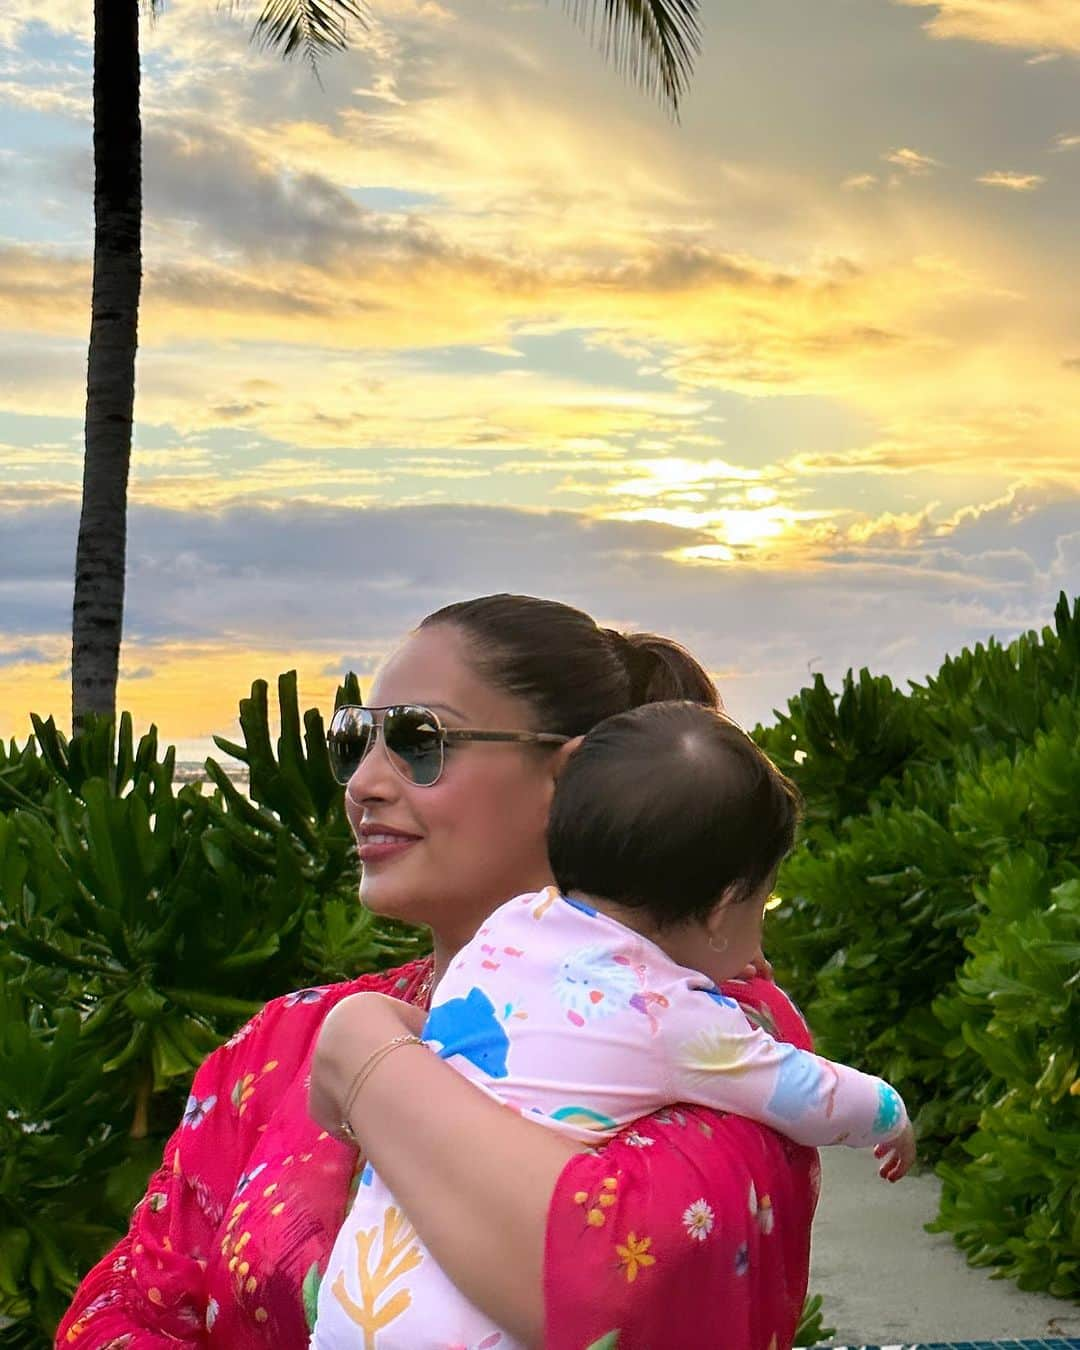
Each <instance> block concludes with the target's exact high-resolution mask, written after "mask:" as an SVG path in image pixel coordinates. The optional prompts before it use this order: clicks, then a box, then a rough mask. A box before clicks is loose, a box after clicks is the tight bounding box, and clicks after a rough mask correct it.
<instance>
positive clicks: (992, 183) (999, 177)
mask: <svg viewBox="0 0 1080 1350" xmlns="http://www.w3.org/2000/svg"><path fill="white" fill-rule="evenodd" d="M975 181H976V182H977V183H985V184H986V185H987V187H999V188H1007V189H1008V190H1009V191H1010V192H1033V191H1034V190H1035V189H1036V188H1037V187H1041V186H1042V184H1043V183H1045V182H1046V179H1045V178H1044V177H1043V176H1042V175H1041V174H1038V173H1009V172H1007V171H1004V170H1000V169H996V170H995V171H994V172H993V173H984V174H981V175H980V176H979V177H978V178H976V180H975Z"/></svg>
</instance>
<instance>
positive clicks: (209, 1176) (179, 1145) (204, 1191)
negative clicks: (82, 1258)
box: [56, 1008, 268, 1350]
mask: <svg viewBox="0 0 1080 1350" xmlns="http://www.w3.org/2000/svg"><path fill="white" fill-rule="evenodd" d="M267 1012H268V1008H264V1009H263V1010H262V1011H261V1012H260V1013H258V1014H257V1015H256V1017H255V1018H254V1019H253V1020H252V1021H251V1022H249V1023H248V1024H247V1025H246V1026H245V1027H243V1028H242V1029H241V1031H240V1032H238V1033H237V1035H236V1036H234V1037H233V1038H232V1040H231V1041H230V1042H229V1043H228V1044H226V1045H223V1046H221V1047H220V1048H219V1049H217V1050H215V1051H214V1052H213V1053H212V1054H211V1055H210V1056H209V1057H208V1058H207V1059H206V1060H205V1061H204V1063H203V1064H202V1065H201V1066H200V1067H199V1069H198V1070H197V1071H196V1073H195V1078H194V1081H193V1083H192V1085H191V1093H190V1095H189V1097H188V1100H187V1106H186V1108H185V1111H184V1115H183V1118H182V1120H181V1122H180V1125H179V1126H178V1127H177V1129H176V1131H175V1132H174V1133H173V1135H172V1137H171V1138H170V1139H169V1141H168V1143H167V1144H166V1145H165V1153H164V1157H163V1159H162V1164H161V1166H160V1167H159V1168H158V1170H157V1171H156V1172H155V1173H154V1174H153V1176H151V1178H150V1181H149V1184H148V1185H147V1188H146V1193H145V1195H144V1196H143V1198H142V1199H141V1200H140V1201H139V1203H138V1204H137V1205H136V1206H135V1209H134V1211H133V1213H132V1216H131V1226H130V1228H129V1229H128V1232H127V1235H126V1236H125V1237H124V1238H122V1239H121V1241H120V1242H119V1243H118V1244H117V1245H116V1247H114V1248H113V1250H112V1251H111V1252H109V1253H108V1254H107V1255H106V1256H104V1257H103V1258H102V1259H101V1260H100V1261H99V1262H98V1264H97V1265H96V1266H95V1267H94V1268H93V1269H92V1270H91V1271H90V1273H89V1274H88V1275H87V1276H86V1278H85V1279H84V1280H83V1282H82V1284H81V1285H80V1286H79V1288H78V1290H77V1291H76V1294H75V1298H74V1300H73V1302H72V1304H71V1307H70V1308H69V1309H68V1311H67V1313H66V1314H65V1315H64V1318H63V1320H62V1321H61V1323H60V1326H59V1328H58V1329H57V1333H56V1345H57V1347H58V1350H59V1347H64V1350H69V1347H77V1350H106V1347H109V1346H110V1345H111V1344H113V1343H114V1342H115V1343H116V1344H118V1345H122V1346H123V1347H124V1350H165V1347H166V1346H167V1347H170V1350H177V1347H179V1348H180V1350H183V1348H184V1347H196V1346H203V1345H204V1344H205V1341H206V1303H207V1299H206V1291H205V1278H204V1272H205V1267H206V1263H207V1259H208V1257H209V1254H210V1243H211V1240H212V1237H213V1234H214V1232H215V1231H216V1229H217V1227H218V1224H219V1223H220V1221H221V1216H222V1214H223V1212H224V1209H225V1205H226V1203H227V1201H228V1200H229V1198H230V1196H231V1195H232V1193H233V1190H234V1189H235V1186H236V1182H237V1179H238V1177H239V1175H240V1171H241V1162H240V1157H241V1151H242V1148H243V1135H242V1134H241V1132H240V1131H239V1130H238V1129H237V1123H236V1117H235V1114H234V1113H233V1111H232V1110H230V1109H229V1106H230V1102H229V1094H230V1091H231V1089H232V1087H233V1084H234V1083H235V1082H236V1081H237V1080H239V1079H242V1078H243V1065H244V1064H245V1063H246V1061H247V1055H246V1053H245V1052H246V1050H247V1049H248V1046H249V1045H250V1044H252V1043H253V1042H254V1041H256V1040H258V1039H260V1037H259V1030H260V1023H261V1022H262V1021H263V1020H264V1019H265V1017H266V1014H267Z"/></svg>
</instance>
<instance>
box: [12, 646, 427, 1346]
mask: <svg viewBox="0 0 1080 1350" xmlns="http://www.w3.org/2000/svg"><path fill="white" fill-rule="evenodd" d="M356 694H357V691H356V685H355V680H354V679H350V681H347V683H346V686H345V688H344V689H343V690H341V691H339V698H341V697H346V696H347V697H350V698H355V697H356ZM278 704H279V719H280V725H281V732H280V735H279V737H278V738H277V741H276V744H274V743H273V742H272V740H271V735H270V729H269V708H268V700H267V686H266V684H265V682H263V681H257V682H256V683H255V685H253V687H252V692H251V696H250V698H248V699H245V700H243V702H242V704H241V727H242V731H243V737H244V742H243V744H242V745H236V746H233V745H230V744H228V743H227V742H225V743H222V742H219V745H221V747H222V748H223V749H224V750H225V751H226V753H228V754H231V755H232V756H233V757H235V758H237V759H239V760H241V761H242V762H244V763H245V764H246V765H248V768H249V771H250V787H249V794H248V795H245V794H244V793H242V792H241V791H239V789H238V788H237V787H236V786H235V785H234V784H233V783H232V781H231V780H230V779H229V777H228V775H227V774H226V773H225V771H224V769H223V768H222V766H221V765H220V764H218V763H217V762H215V761H208V763H207V770H208V773H209V775H210V776H211V779H212V781H213V784H214V790H213V791H211V792H209V793H206V794H204V793H203V792H202V791H201V790H200V787H199V786H198V785H196V784H189V785H187V786H184V787H180V788H179V789H178V788H177V786H176V784H175V782H174V768H175V763H174V761H175V755H174V752H173V751H172V750H171V749H170V750H166V751H165V752H164V753H163V754H162V753H160V752H159V747H158V742H157V736H156V733H155V732H154V731H153V730H151V731H150V732H149V733H148V734H147V735H146V736H144V737H142V738H141V740H140V741H139V742H138V744H135V742H134V738H133V734H132V725H131V719H130V717H128V716H127V715H124V716H123V717H122V718H121V719H120V723H119V725H118V727H117V728H115V730H114V728H113V727H112V726H111V725H110V724H109V723H107V722H100V721H99V722H94V723H92V724H91V725H90V726H88V728H87V730H86V732H85V733H83V734H82V735H80V736H78V737H76V738H75V739H73V740H70V741H69V740H67V739H66V738H65V737H64V736H63V734H62V733H61V732H59V731H58V730H57V728H56V726H55V724H54V723H53V722H52V720H51V719H50V720H48V721H42V720H41V719H39V718H35V719H33V726H34V733H35V734H34V738H33V740H32V741H31V742H29V743H28V744H27V745H26V746H25V747H23V748H21V749H20V748H19V747H18V746H16V745H15V744H14V743H12V744H11V746H10V747H9V748H8V749H6V750H4V751H3V756H2V758H0V935H2V948H0V1012H2V1014H3V1018H4V1020H3V1033H2V1034H0V1156H2V1157H3V1159H4V1167H3V1168H2V1169H0V1318H5V1317H6V1318H12V1319H14V1325H13V1326H8V1327H7V1328H6V1329H5V1330H4V1332H3V1336H4V1342H5V1344H8V1343H12V1344H15V1343H18V1344H20V1345H25V1346H26V1347H28V1348H29V1347H38V1346H44V1345H45V1344H46V1337H47V1335H48V1333H49V1332H50V1331H51V1329H52V1328H53V1326H54V1325H55V1322H56V1320H57V1318H58V1316H59V1314H60V1312H62V1311H63V1309H64V1307H65V1306H66V1303H67V1301H68V1300H69V1298H70V1294H71V1292H72V1291H73V1289H74V1287H75V1285H76V1283H77V1280H78V1278H79V1277H81V1275H82V1274H84V1273H85V1271H86V1269H87V1268H88V1267H89V1265H90V1264H92V1262H93V1261H94V1260H96V1258H97V1257H98V1256H99V1255H101V1253H102V1252H103V1251H104V1250H106V1249H107V1248H108V1246H109V1245H110V1244H111V1243H112V1242H114V1241H115V1240H116V1238H117V1237H118V1236H119V1235H120V1234H121V1233H122V1232H123V1230H124V1228H126V1226H127V1215H128V1213H129V1212H130V1209H131V1206H132V1205H133V1203H134V1202H135V1200H136V1199H137V1198H138V1196H139V1195H140V1194H141V1193H142V1191H143V1189H144V1186H145V1182H146V1179H147V1177H148V1176H149V1174H150V1172H151V1170H152V1169H153V1166H154V1165H155V1163H156V1161H157V1160H158V1159H159V1158H160V1154H161V1147H162V1144H163V1142H164V1139H165V1137H166V1136H167V1135H168V1133H169V1132H170V1131H171V1130H172V1129H173V1128H174V1127H175V1124H176V1121H177V1119H178V1118H179V1109H180V1106H181V1104H182V1101H183V1097H184V1094H185V1092H186V1089H187V1085H188V1082H189V1079H190V1076H191V1073H192V1071H193V1070H194V1068H195V1067H196V1066H197V1065H198V1064H200V1063H201V1062H202V1060H203V1059H205V1057H206V1055H207V1054H208V1053H209V1052H210V1051H211V1050H212V1049H214V1048H215V1047H216V1046H217V1045H219V1044H220V1043H221V1042H222V1041H223V1040H224V1039H225V1038H226V1037H228V1036H229V1035H231V1034H232V1032H233V1031H234V1030H235V1029H236V1027H237V1026H238V1025H239V1023H240V1022H241V1021H242V1020H244V1019H245V1018H246V1017H247V1016H249V1015H250V1014H251V1013H253V1012H254V1011H255V1010H256V1009H257V1008H259V1007H260V1006H261V1005H262V1004H263V1003H264V1002H265V1001H266V1000H267V999H269V998H272V997H274V996H275V995H277V994H280V993H283V992H286V991H288V990H289V989H295V988H301V987H304V986H306V985H309V984H311V983H313V982H315V981H325V980H327V979H335V978H342V979H344V978H351V977H353V976H355V975H357V974H360V973H363V972H364V971H367V970H372V969H376V968H378V967H380V966H386V965H392V964H394V963H396V962H398V961H402V960H407V959H409V958H410V957H413V956H416V955H420V954H421V953H422V952H423V951H424V950H425V938H424V936H423V935H421V934H420V933H418V932H417V931H416V930H412V929H406V928H404V927H403V926H400V925H393V924H386V923H383V922H382V921H376V920H374V919H373V917H372V916H371V915H370V914H368V913H366V912H365V911H363V910H362V909H361V908H360V906H359V904H358V903H357V900H356V863H355V855H354V852H353V846H352V837H351V834H350V833H349V829H348V822H347V821H346V819H345V815H344V810H343V805H342V794H341V789H340V787H339V786H338V785H337V784H336V783H335V782H334V781H333V778H332V776H331V774H330V770H329V764H328V763H327V758H326V746H325V739H324V733H323V724H322V719H321V717H320V715H319V714H318V712H316V711H314V710H312V711H309V712H307V713H306V714H305V715H304V718H303V719H301V718H300V715H299V708H298V704H297V695H296V678H295V674H294V673H290V674H287V675H283V676H282V677H281V678H280V680H279V682H278ZM301 725H302V726H303V728H304V730H303V733H301V730H300V728H301ZM0 749H2V747H0Z"/></svg>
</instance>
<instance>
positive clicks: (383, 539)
mask: <svg viewBox="0 0 1080 1350" xmlns="http://www.w3.org/2000/svg"><path fill="white" fill-rule="evenodd" d="M74 524H75V513H74V512H73V511H67V512H66V513H65V511H64V509H63V508H57V507H54V508H41V509H37V510H25V511H23V512H21V513H17V514H12V513H7V514H6V515H5V516H4V517H3V519H2V520H0V541H2V547H3V549H4V556H3V557H2V558H0V575H3V576H4V577H5V581H4V583H0V604H2V605H3V606H4V609H5V614H6V615H7V614H8V613H9V612H10V610H9V605H8V601H9V599H10V598H11V597H12V596H13V595H16V594H17V595H18V596H20V597H22V600H23V609H22V611H21V613H17V614H16V623H15V626H14V629H13V631H15V632H18V631H20V629H21V631H23V632H25V633H27V634H34V635H41V634H52V635H53V639H52V640H53V641H54V642H57V643H58V642H60V640H61V638H60V636H59V635H60V634H62V633H63V632H64V631H65V630H66V625H67V623H68V621H69V617H70V580H69V577H70V571H69V569H70V556H69V550H67V549H66V548H64V547H62V546H61V544H60V541H61V540H62V539H63V538H64V537H67V538H73V532H74ZM853 525H854V527H843V526H841V525H838V524H837V523H835V522H833V523H830V524H828V526H827V528H825V529H824V530H823V532H822V535H821V538H820V540H819V541H818V543H817V544H816V545H815V551H814V552H812V553H811V554H809V555H804V557H803V558H802V559H801V560H800V562H799V564H798V565H797V566H794V565H788V564H786V563H785V562H784V560H783V557H782V556H780V557H778V558H777V559H775V560H773V561H771V562H770V561H769V560H768V557H767V556H766V557H765V558H764V559H761V558H759V559H758V560H756V561H750V560H747V559H743V560H741V561H735V562H730V563H717V562H715V561H714V562H712V563H707V562H703V561H702V558H701V557H699V558H698V560H697V561H696V562H695V563H694V564H693V565H690V564H688V563H687V562H684V561H679V556H680V555H681V554H682V553H683V551H684V550H687V549H692V548H695V547H696V548H704V547H706V546H708V544H709V543H710V535H709V533H708V532H707V531H701V530H695V529H692V528H679V527H676V526H672V525H669V524H663V523H657V522H651V521H644V520H638V521H612V520H609V521H596V520H590V519H587V518H585V517H582V516H580V515H577V514H574V513H571V512H551V511H539V512H538V511H533V512H528V511H520V510H509V509H505V508H483V509H481V508H475V507H472V508H470V507H464V506H439V507H408V508H402V509H399V510H385V509H368V510H358V509H354V510H348V509H342V508H333V507H328V506H324V507H318V508H316V507H312V506H306V505H299V504H298V505H292V506H277V507H269V506H263V507H254V506H248V507H244V508H236V509H233V510H231V511H225V512H221V513H218V514H207V513H202V514H195V513H186V512H180V511H166V510H161V509H143V510H140V511H139V512H138V513H137V514H136V515H135V516H133V519H132V529H131V541H130V547H129V588H128V619H127V640H126V646H125V653H126V656H125V661H126V663H128V664H130V665H131V666H132V668H133V669H134V671H135V672H136V673H138V672H139V671H140V670H141V669H143V668H146V667H150V668H152V669H153V671H154V672H155V673H154V677H153V679H152V680H151V679H149V678H147V679H145V680H144V681H143V683H145V684H146V686H147V687H148V695H147V696H148V697H149V696H150V695H151V694H154V693H155V691H156V697H157V699H158V700H159V702H160V703H161V704H162V706H165V705H169V704H171V703H174V702H175V701H176V699H177V698H178V697H179V696H178V694H177V693H176V686H175V685H174V684H171V683H170V681H175V680H178V679H179V678H180V677H179V674H178V673H175V672H178V671H179V670H180V669H181V668H182V669H183V671H184V672H185V674H184V677H183V678H184V686H183V687H184V689H185V690H188V692H187V693H185V694H184V698H185V699H186V700H187V702H186V703H185V704H184V706H185V707H186V708H188V709H189V714H190V710H191V709H194V708H195V707H196V706H198V707H199V708H200V710H201V711H200V715H201V716H206V715H207V713H206V709H207V707H208V705H211V704H212V705H213V706H219V708H220V711H219V713H218V714H217V717H218V718H219V721H218V725H219V726H221V725H224V724H225V723H226V722H227V720H228V718H229V717H231V715H232V711H233V708H234V705H235V698H236V697H237V696H238V695H239V693H241V692H243V689H242V688H237V687H234V688H229V689H224V688H221V687H220V681H219V679H218V677H217V675H216V674H215V681H214V685H215V689H214V691H208V690H207V688H206V684H205V670H206V669H207V668H209V667H210V666H213V668H214V669H215V671H216V670H218V669H219V666H220V667H221V668H224V667H223V666H222V663H223V662H224V663H225V664H228V665H229V668H230V669H231V670H232V671H234V672H242V669H243V663H242V660H241V657H242V656H243V654H244V653H245V652H253V651H259V652H261V653H263V654H264V655H263V656H262V657H261V658H260V660H263V661H264V662H265V661H268V660H269V661H276V660H281V661H284V660H286V659H289V660H295V659H297V658H296V653H306V656H305V657H304V660H305V661H306V663H307V667H308V668H309V669H310V671H311V672H312V673H313V675H316V676H318V677H319V678H320V679H323V680H330V679H332V680H335V681H336V679H337V678H338V677H339V675H340V674H341V672H342V671H343V670H344V669H346V668H348V667H353V668H356V667H360V670H361V673H366V671H368V670H370V669H371V667H372V664H373V663H374V662H376V661H377V660H378V659H379V658H380V657H381V655H383V654H385V652H386V651H387V650H388V649H389V647H390V646H391V645H392V644H393V643H394V642H395V641H396V640H397V639H398V638H399V637H400V636H401V635H402V634H403V633H404V632H405V631H407V630H408V628H410V627H411V626H412V625H413V624H415V623H416V622H417V621H418V620H419V619H420V618H421V617H423V615H424V614H426V613H429V612H431V611H432V610H434V609H436V608H439V607H440V606H441V605H443V604H446V603H448V602H450V601H451V600H454V599H460V598H461V597H463V596H467V595H474V594H486V593H488V592H490V591H493V590H510V591H517V592H522V593H526V594H542V595H551V596H554V597H556V598H559V599H563V600H565V601H567V602H568V603H572V604H577V605H580V606H583V607H584V608H586V609H587V610H589V611H590V612H592V613H594V614H595V615H596V616H597V617H598V618H599V619H600V620H601V621H602V622H609V623H613V624H616V625H618V626H624V627H635V628H645V629H654V630H657V631H661V632H669V633H672V634H673V635H674V636H676V637H678V638H679V639H680V640H681V641H685V642H686V643H687V644H688V645H689V646H690V647H691V648H692V649H693V650H694V651H696V652H697V653H698V654H699V655H700V656H701V657H702V659H704V660H705V661H706V663H707V664H708V665H709V667H710V668H711V669H713V670H716V671H719V672H724V686H725V689H726V691H727V697H728V702H729V705H730V706H731V709H732V712H733V715H735V716H737V717H739V718H740V719H743V720H750V721H752V720H754V719H756V718H759V717H767V716H768V714H769V711H770V708H771V707H772V706H779V705H780V704H781V703H782V702H783V700H784V699H786V698H787V697H788V696H789V695H791V694H793V693H794V692H795V690H796V689H797V688H798V686H799V684H800V683H801V682H802V680H803V678H804V677H805V672H806V669H807V666H808V663H813V662H817V664H818V665H819V666H820V667H821V668H822V669H823V671H824V672H825V673H826V675H827V677H828V678H829V679H830V680H831V681H832V682H833V683H834V684H835V682H836V681H837V680H838V679H839V677H840V676H841V675H842V674H843V671H844V670H845V669H846V668H847V667H848V666H851V665H853V666H856V667H858V666H861V665H865V664H870V665H871V666H872V667H873V668H875V669H879V670H882V671H883V672H884V673H888V674H890V675H892V676H893V677H894V678H897V679H905V678H908V677H910V678H919V677H921V676H922V675H924V674H926V673H927V672H928V671H931V670H933V669H936V666H937V664H938V663H939V662H940V660H941V658H942V657H943V656H944V655H945V654H946V653H947V652H950V651H952V652H955V651H957V650H958V649H959V648H960V647H961V646H963V645H965V644H970V643H971V642H974V641H978V640H985V638H986V637H987V636H988V635H989V634H991V633H995V634H997V635H998V636H999V637H1002V638H1008V637H1010V636H1012V635H1014V634H1015V633H1017V632H1020V631H1023V630H1025V629H1027V628H1029V627H1031V626H1034V625H1038V624H1041V623H1043V622H1045V621H1046V620H1047V618H1048V616H1049V613H1050V611H1051V610H1052V608H1053V603H1054V601H1055V599H1056V596H1057V593H1058V591H1059V590H1060V589H1065V590H1066V591H1068V592H1069V593H1070V594H1077V593H1080V492H1078V491H1076V490H1073V489H1068V488H1065V487H1063V486H1061V485H1055V484H1049V483H1048V484H1045V485H1044V486H1042V487H1039V488H1024V489H1016V490H1015V491H1013V492H1012V493H1009V494H1006V495H1005V496H1003V497H1002V498H1001V499H998V500H996V501H993V502H987V503H986V504H984V505H982V506H978V507H973V508H968V509H966V510H964V511H960V512H956V513H954V514H952V515H945V514H942V513H941V512H940V511H933V510H929V509H927V510H923V511H914V512H911V513H907V514H899V515H897V514H895V513H893V514H892V515H891V516H888V515H887V516H883V517H881V518H879V519H877V520H862V521H857V522H854V523H853ZM703 556H704V557H706V558H707V557H708V556H709V555H707V554H705V555H703ZM717 556H720V555H718V554H714V555H713V557H714V558H715V557H717ZM8 578H10V580H8ZM226 635H227V636H226ZM12 645H15V646H18V645H19V641H18V640H15V641H14V642H13V643H12ZM22 645H24V646H25V647H36V646H41V645H42V642H41V638H40V636H34V637H33V638H30V637H26V638H24V639H22ZM185 648H190V649H191V650H192V651H196V650H197V651H198V652H199V653H200V657H199V662H200V663H201V667H202V670H203V672H204V674H203V679H202V683H201V685H199V684H198V681H197V680H196V676H195V672H196V667H197V665H198V664H199V663H196V666H191V665H190V664H187V663H185V661H183V660H181V657H180V656H178V655H177V653H180V652H183V650H184V649H185ZM887 651H888V652H891V656H889V657H888V659H885V657H884V656H883V655H882V654H883V653H886V652H887ZM275 652H276V653H277V655H276V656H275V655H274V653H275ZM215 653H217V654H218V655H215ZM267 653H270V655H269V656H267V655H266V654H267ZM342 653H347V654H348V656H347V657H346V656H343V655H342ZM178 662H179V664H177V663H178ZM174 666H175V672H174V673H173V674H170V670H172V669H173V668H174ZM279 668H284V667H283V666H282V667H279ZM271 669H272V667H271ZM266 670H267V666H266V665H265V664H264V665H263V666H262V669H261V671H256V670H251V669H250V667H249V678H250V676H252V675H254V674H258V673H266ZM129 678H130V677H129ZM233 678H234V679H235V680H236V681H237V683H238V684H239V683H241V682H242V677H241V674H240V673H236V674H234V676H233ZM189 682H190V689H188V683H189ZM140 697H141V696H140ZM219 698H220V700H221V702H220V704H217V703H215V700H217V699H219ZM189 714H186V715H189Z"/></svg>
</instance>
